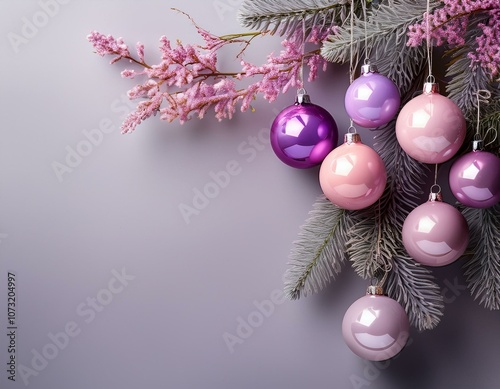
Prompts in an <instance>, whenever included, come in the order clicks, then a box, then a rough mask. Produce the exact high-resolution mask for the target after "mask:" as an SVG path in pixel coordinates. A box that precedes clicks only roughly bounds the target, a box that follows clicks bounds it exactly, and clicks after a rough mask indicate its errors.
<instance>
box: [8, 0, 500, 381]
mask: <svg viewBox="0 0 500 389" xmlns="http://www.w3.org/2000/svg"><path fill="white" fill-rule="evenodd" d="M239 3H240V1H237V0H220V1H214V2H212V1H201V0H198V1H189V2H188V1H184V2H183V1H180V0H179V1H167V0H162V1H160V0H151V1H130V0H129V1H123V0H121V1H85V2H84V1H76V0H74V1H72V2H69V3H68V4H64V5H60V6H59V9H58V10H57V12H55V14H54V15H53V16H50V17H49V20H48V22H47V24H46V25H45V26H43V27H40V28H39V31H38V32H37V33H36V34H34V36H33V37H32V38H30V39H29V40H28V42H27V43H26V44H22V45H21V46H19V52H18V53H16V52H15V51H14V50H13V47H12V45H11V44H10V43H9V40H8V34H9V33H11V32H13V33H16V34H20V33H21V29H22V26H23V23H24V21H23V20H24V19H23V18H27V19H28V20H31V18H32V17H33V16H34V15H35V14H36V13H37V12H40V10H41V9H42V8H41V6H40V3H39V2H36V1H5V0H4V1H2V2H0V19H1V24H0V26H1V27H0V29H1V34H0V35H1V37H2V38H1V39H0V45H1V46H0V47H1V52H2V61H1V65H0V66H1V76H2V84H1V91H0V114H1V123H2V126H1V131H2V137H1V144H0V147H1V148H0V158H1V161H0V180H1V192H0V193H1V196H0V200H1V201H0V215H1V217H0V233H1V235H0V239H1V241H0V243H1V244H0V278H1V280H2V281H1V282H0V286H1V288H2V290H1V293H0V295H1V296H2V297H1V299H2V301H1V303H0V306H1V309H0V313H1V320H0V329H1V331H0V332H1V334H2V336H0V361H1V365H2V366H5V363H6V361H7V358H8V354H7V336H6V333H7V329H6V327H7V324H6V302H7V293H6V292H7V291H6V282H5V281H6V278H7V272H8V271H12V272H14V273H15V274H16V277H17V297H18V300H17V322H18V330H17V361H18V363H19V364H22V365H24V366H26V367H28V368H33V365H32V363H33V361H32V359H33V355H34V354H33V352H35V353H36V352H42V351H43V350H44V348H45V350H46V351H47V350H48V351H47V352H49V353H50V347H51V346H50V344H51V343H54V342H53V341H52V340H51V338H50V336H51V335H57V334H58V333H60V332H61V331H64V329H65V327H66V326H68V325H69V326H70V327H71V325H73V326H76V327H77V330H75V331H76V332H77V334H76V336H74V337H71V338H69V337H68V342H66V344H65V343H64V342H63V343H62V344H63V346H64V347H62V346H61V348H58V349H56V353H57V355H56V356H55V357H54V358H53V359H51V360H48V361H47V363H46V366H43V368H41V369H40V371H35V370H33V372H36V375H30V376H29V377H27V378H26V377H25V378H26V382H23V379H22V377H21V375H20V374H19V372H18V375H17V381H16V382H15V383H12V382H10V381H8V380H7V378H6V371H5V370H6V369H5V368H2V370H1V371H0V382H1V384H0V386H1V387H2V388H10V387H12V388H14V387H24V386H25V384H26V383H27V384H28V386H29V387H31V388H33V389H52V388H64V389H65V388H68V389H69V388H71V389H90V388H92V389H101V388H102V389H104V388H106V389H109V388H130V389H132V388H140V387H146V388H206V389H209V388H242V389H244V388H285V387H286V388H304V387H307V388H318V389H322V388H340V389H344V388H345V389H347V388H362V387H369V388H377V389H378V388H380V389H382V388H384V389H393V388H432V389H433V388H471V387H474V388H497V387H499V381H500V369H498V367H499V358H498V350H499V348H500V337H499V336H498V329H499V324H500V313H499V312H490V311H487V310H485V309H483V308H481V307H480V306H479V305H478V304H476V303H475V302H474V301H472V299H471V297H470V296H469V293H468V291H466V290H464V286H463V285H464V281H463V278H462V276H461V270H460V266H461V264H460V263H455V264H453V265H450V266H448V267H446V268H443V269H436V270H435V274H436V276H437V277H438V279H439V282H440V284H441V286H442V288H443V292H444V293H445V299H446V302H447V304H446V314H445V317H444V318H443V320H442V323H441V324H440V325H439V326H438V327H437V328H436V329H435V330H434V331H428V332H424V333H418V332H417V331H415V330H412V334H411V343H410V345H409V346H408V347H407V348H406V349H405V350H404V351H403V353H402V354H400V356H398V357H397V358H396V359H394V360H391V361H389V362H386V363H383V364H370V363H367V362H366V361H363V360H361V359H360V358H358V357H357V356H355V355H354V354H352V353H351V352H350V351H349V350H348V348H347V347H346V346H345V345H344V342H343V340H342V335H341V321H342V317H343V315H344V312H345V311H346V309H347V308H348V307H349V305H350V304H351V303H352V302H354V301H355V300H356V299H358V298H359V297H361V296H362V295H363V294H364V290H365V287H366V282H365V281H363V280H361V279H359V278H358V277H357V276H356V275H354V274H353V272H352V270H351V269H350V268H349V267H345V268H344V271H343V272H342V274H341V276H340V277H339V278H338V279H337V280H336V281H335V282H334V283H332V284H331V286H329V287H328V288H327V289H326V290H324V291H323V292H322V293H320V294H318V295H315V296H311V297H308V298H306V299H303V300H300V301H298V302H289V301H286V302H282V300H279V299H277V297H276V296H277V293H278V292H277V291H279V290H281V289H282V274H283V273H284V271H285V270H286V262H287V255H288V253H289V251H290V248H291V244H292V241H293V240H294V239H295V238H296V236H297V232H298V230H299V226H300V225H301V224H302V223H303V221H304V220H305V219H306V217H307V214H308V211H309V210H310V209H311V207H312V204H313V202H314V200H315V199H316V197H317V196H318V195H319V194H320V193H321V191H320V188H319V184H318V180H317V173H318V172H317V169H312V170H308V171H300V170H295V169H292V168H289V167H287V166H285V165H283V164H282V163H281V162H280V161H279V160H278V159H277V158H276V157H275V156H274V154H273V152H272V150H271V147H270V145H269V144H268V143H267V142H264V143H259V144H258V148H259V150H257V149H256V148H255V153H254V154H252V156H255V158H254V159H253V160H251V161H248V160H247V159H249V157H250V156H251V155H250V152H248V154H244V153H242V152H241V151H242V148H244V149H248V140H249V136H255V135H256V134H258V133H259V131H261V130H262V129H264V130H263V131H265V130H267V129H268V128H269V126H270V124H271V122H272V119H273V118H274V116H275V115H276V113H277V112H278V111H279V110H281V109H282V108H284V107H285V106H287V105H289V104H291V103H292V101H293V97H294V93H293V91H292V92H291V93H289V94H288V95H286V96H282V97H280V99H279V100H278V101H277V102H275V103H273V104H268V103H267V102H265V101H262V100H261V99H260V100H259V101H257V102H256V103H255V107H256V109H257V112H256V113H251V112H247V113H244V114H241V113H238V114H237V115H236V116H235V118H234V119H233V120H231V121H224V122H222V123H219V122H217V121H216V120H215V119H214V118H213V117H212V116H211V115H208V116H209V117H207V118H206V119H204V120H203V121H199V120H197V119H194V120H192V121H190V122H188V123H187V124H185V125H183V126H181V125H179V124H178V123H177V122H175V123H172V124H167V123H166V122H163V121H160V120H159V119H158V118H153V119H150V120H148V121H147V122H145V123H143V124H142V125H141V126H140V127H139V128H138V130H137V131H136V132H135V133H133V134H131V135H120V133H119V130H118V127H119V125H120V123H121V119H122V117H121V114H122V113H123V112H125V111H127V110H128V109H127V108H126V105H125V104H124V103H122V102H120V98H121V96H123V95H124V94H125V92H126V91H127V90H128V89H129V88H130V87H131V86H132V85H133V83H132V82H131V81H130V80H124V79H122V78H121V77H120V75H119V71H120V70H121V69H122V68H123V66H125V64H121V63H119V64H116V65H114V66H110V65H108V61H109V59H108V58H106V59H102V58H100V57H98V56H97V55H95V54H93V53H92V48H91V46H90V44H89V43H88V42H87V41H86V35H87V34H88V33H89V32H90V31H91V30H93V29H96V30H98V31H100V32H103V33H106V34H108V33H110V34H113V35H114V36H123V37H125V38H126V41H127V42H128V43H129V44H130V45H131V46H134V44H135V42H136V41H138V40H140V41H142V42H143V43H145V44H146V57H147V59H148V60H149V61H150V62H152V63H155V61H157V59H158V52H157V49H156V48H157V46H158V38H159V37H160V36H161V35H163V34H165V35H167V36H168V37H169V38H172V39H175V38H180V39H182V40H183V41H184V42H193V41H195V40H196V41H198V42H199V40H198V38H197V36H196V33H195V30H194V28H193V26H192V25H191V24H190V23H189V22H187V20H186V18H185V17H184V16H182V15H180V14H177V13H175V12H172V11H170V10H169V8H170V7H178V8H180V9H182V10H184V11H186V12H188V13H189V14H190V15H192V16H193V17H194V18H195V20H196V21H198V23H199V24H200V25H202V26H203V27H205V28H207V29H209V30H210V31H211V32H213V33H216V34H219V35H222V34H227V33H232V32H237V31H242V29H241V28H240V27H239V26H238V24H237V21H236V20H235V17H236V8H237V6H238V5H239ZM279 41H280V39H279V38H276V37H275V38H271V37H269V38H264V39H261V40H258V41H256V42H255V45H253V47H252V48H251V49H250V51H249V53H248V57H247V58H248V59H249V60H251V61H254V62H257V63H258V62H263V61H265V57H266V55H267V54H268V53H269V52H271V51H275V52H278V51H279V50H280V46H279ZM221 63H222V64H223V65H224V66H225V67H226V68H227V69H230V70H235V69H237V63H234V62H233V55H232V54H231V53H226V54H225V55H222V56H221ZM319 81H320V82H317V83H316V84H314V85H311V86H309V87H308V91H309V93H310V95H311V97H312V99H313V102H316V103H317V104H320V105H322V106H323V107H325V108H327V109H328V110H330V112H331V113H332V114H333V116H334V117H335V118H336V121H337V123H338V125H339V128H340V131H341V132H344V131H345V129H346V128H347V124H348V121H347V117H346V114H345V112H344V108H343V95H344V93H345V89H346V88H347V82H348V77H347V73H346V69H345V68H342V69H339V68H333V67H330V69H329V71H328V72H327V73H326V74H322V75H321V77H320V80H319ZM103 119H109V120H110V121H111V122H112V124H113V126H114V131H112V132H110V133H108V134H104V135H103V139H102V141H101V142H100V143H99V144H98V145H96V146H94V147H93V149H92V151H91V152H90V153H89V155H87V156H85V157H84V158H82V160H81V161H80V163H79V164H78V166H76V167H75V168H74V169H72V171H71V172H68V173H65V174H63V176H62V182H60V180H58V178H57V176H56V174H55V173H54V170H53V167H52V164H53V162H54V161H57V162H61V163H64V159H65V158H66V154H67V152H68V151H67V150H68V149H67V147H70V148H73V149H74V148H76V147H77V145H78V144H79V143H81V142H82V141H83V140H85V139H86V138H85V136H84V133H83V131H84V130H87V131H88V130H91V129H95V128H97V127H98V126H99V123H100V121H101V120H103ZM363 134H364V135H363V140H364V141H365V143H370V142H371V139H370V138H371V136H372V134H370V133H367V132H366V131H365V132H363ZM244 142H247V144H243V143H244ZM242 144H243V145H242ZM232 160H235V161H237V163H238V164H239V166H240V169H241V172H240V173H239V174H238V175H236V176H233V177H232V178H231V181H230V183H229V185H227V187H226V188H223V189H221V190H220V193H219V194H218V196H216V197H215V198H213V199H210V201H209V204H208V206H207V207H206V208H205V209H203V210H201V212H200V214H199V215H196V216H193V217H192V218H191V222H190V223H189V224H186V223H185V221H184V220H183V218H182V215H181V213H180V212H179V208H178V207H179V204H181V203H185V204H191V202H192V200H193V196H194V190H195V188H198V189H202V188H203V187H204V185H205V184H206V183H208V182H210V181H211V180H212V179H211V177H210V172H218V171H221V170H223V169H224V168H225V167H226V164H227V163H228V162H229V161H232ZM445 179H446V178H445V177H444V176H443V177H442V178H441V180H445ZM447 200H450V199H447ZM123 269H124V270H123ZM113 271H117V272H119V273H120V272H122V271H125V272H126V274H128V275H129V276H130V278H132V277H135V278H134V279H133V280H129V281H128V284H127V285H126V286H123V287H122V288H121V292H120V293H116V294H111V293H110V291H109V287H110V284H109V283H110V282H112V283H113V282H115V281H113V278H114V277H115V276H114V273H113ZM112 285H113V288H112V289H113V290H115V291H116V290H117V289H116V287H117V285H119V284H116V283H114V284H112ZM107 289H108V290H107ZM110 296H112V301H109V300H106V298H109V297H110ZM96 297H99V298H101V301H106V304H107V305H105V306H102V305H101V306H98V308H99V311H98V309H97V308H95V309H93V311H92V310H91V311H92V312H93V313H92V312H90V313H89V311H88V310H89V306H88V305H87V304H88V300H87V299H88V298H96ZM102 299H104V300H102ZM270 299H273V300H274V302H271V303H267V309H268V312H267V313H268V315H267V316H263V315H261V314H259V313H258V310H257V307H256V305H255V303H256V302H257V303H262V302H263V301H264V300H269V301H271V300H270ZM264 304H266V303H264ZM270 304H271V305H270ZM83 308H85V309H86V312H87V313H86V314H83V311H82V309H83ZM90 319H91V320H90ZM86 320H87V321H88V322H86ZM252 320H253V323H254V324H255V328H252V330H251V333H250V332H248V333H246V334H245V338H244V339H243V338H242V339H241V341H240V343H237V344H234V345H233V346H234V347H233V349H232V352H231V349H230V347H228V345H227V344H226V342H225V341H224V338H223V336H224V334H225V333H227V334H232V335H235V336H237V330H238V326H239V325H240V326H241V324H240V323H241V322H242V321H245V322H247V323H248V322H249V321H251V322H252ZM72 323H73V324H72ZM240 330H241V329H240ZM247 331H248V329H247ZM70 332H71V331H70ZM240 332H241V331H240ZM63 338H64V336H63ZM63 338H62V339H63ZM60 339H61V338H60ZM48 345H49V346H48ZM52 351H53V349H52Z"/></svg>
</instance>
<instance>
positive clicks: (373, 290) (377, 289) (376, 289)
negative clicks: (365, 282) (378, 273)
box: [366, 285, 384, 296]
mask: <svg viewBox="0 0 500 389" xmlns="http://www.w3.org/2000/svg"><path fill="white" fill-rule="evenodd" d="M366 294H370V295H375V296H381V295H383V294H384V289H382V287H381V286H378V285H370V286H369V287H368V288H366Z"/></svg>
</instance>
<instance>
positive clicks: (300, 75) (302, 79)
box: [299, 18, 306, 93]
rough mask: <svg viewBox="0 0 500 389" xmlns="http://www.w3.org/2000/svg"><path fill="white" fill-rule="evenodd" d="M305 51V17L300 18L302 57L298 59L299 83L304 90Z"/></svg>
mask: <svg viewBox="0 0 500 389" xmlns="http://www.w3.org/2000/svg"><path fill="white" fill-rule="evenodd" d="M305 52H306V21H305V18H302V57H301V61H300V71H299V79H300V84H301V89H303V90H304V93H305V87H304V55H305Z"/></svg>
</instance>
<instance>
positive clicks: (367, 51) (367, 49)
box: [361, 0, 372, 65]
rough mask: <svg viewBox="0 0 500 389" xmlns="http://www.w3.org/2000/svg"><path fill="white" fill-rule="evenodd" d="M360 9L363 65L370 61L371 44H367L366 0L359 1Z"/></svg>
mask: <svg viewBox="0 0 500 389" xmlns="http://www.w3.org/2000/svg"><path fill="white" fill-rule="evenodd" d="M361 9H362V10H363V25H364V29H365V65H367V64H368V63H370V57H371V51H372V48H371V45H369V44H368V27H367V25H368V17H367V16H366V0H363V1H361Z"/></svg>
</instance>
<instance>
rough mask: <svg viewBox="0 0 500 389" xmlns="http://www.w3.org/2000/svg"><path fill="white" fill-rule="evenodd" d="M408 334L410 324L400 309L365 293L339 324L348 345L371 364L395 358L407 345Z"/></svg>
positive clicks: (387, 301) (396, 304)
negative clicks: (371, 362)
mask: <svg viewBox="0 0 500 389" xmlns="http://www.w3.org/2000/svg"><path fill="white" fill-rule="evenodd" d="M409 334H410V324H409V321H408V316H407V314H406V312H405V310H404V309H403V307H402V306H401V305H400V304H399V303H398V302H397V301H396V300H393V299H391V298H389V297H386V296H382V295H370V294H367V295H366V296H363V297H361V298H360V299H358V300H356V301H355V302H354V303H353V304H352V305H351V306H350V307H349V308H348V309H347V312H346V313H345V315H344V320H343V321H342V335H343V337H344V341H345V342H346V344H347V346H348V347H349V348H350V349H351V351H352V352H353V353H354V354H356V355H358V356H360V357H361V358H364V359H368V360H370V361H383V360H386V359H389V358H392V357H394V356H395V355H396V354H398V353H399V352H400V351H401V350H402V349H403V347H404V346H405V345H406V342H407V341H408V337H409Z"/></svg>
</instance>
